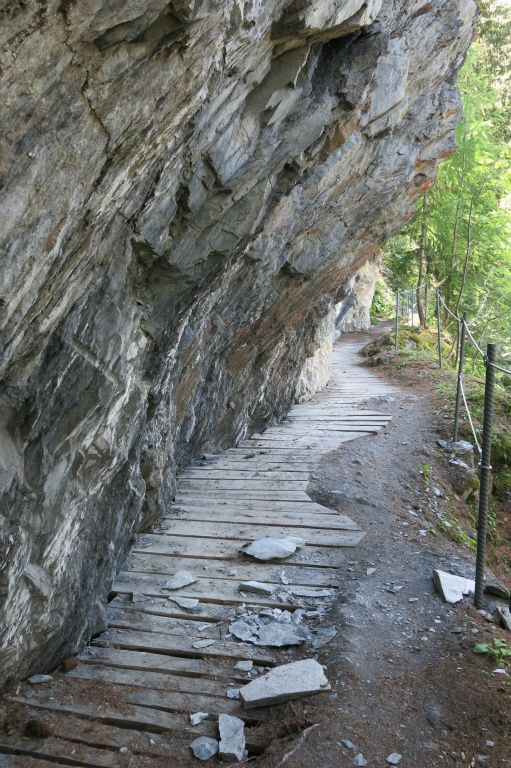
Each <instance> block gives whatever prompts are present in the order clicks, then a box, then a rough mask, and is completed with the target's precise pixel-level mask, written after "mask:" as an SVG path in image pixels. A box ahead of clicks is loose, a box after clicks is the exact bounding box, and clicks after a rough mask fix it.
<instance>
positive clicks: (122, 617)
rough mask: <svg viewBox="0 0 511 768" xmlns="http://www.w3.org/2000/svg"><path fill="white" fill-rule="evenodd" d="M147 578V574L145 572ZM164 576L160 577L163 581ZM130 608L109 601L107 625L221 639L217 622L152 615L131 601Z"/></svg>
mask: <svg viewBox="0 0 511 768" xmlns="http://www.w3.org/2000/svg"><path fill="white" fill-rule="evenodd" d="M145 575H146V576H147V577H148V578H149V574H145ZM166 578H168V577H166V576H163V577H161V581H162V582H163V583H164V581H165V579H166ZM132 606H133V607H132V610H128V611H126V610H124V609H123V608H121V607H120V606H118V605H117V604H116V603H110V604H109V605H108V607H107V613H108V626H109V627H114V628H115V627H116V628H124V629H141V630H144V631H146V632H161V633H163V634H166V635H175V636H176V637H187V638H193V639H194V640H200V639H201V638H203V637H204V634H205V635H206V636H207V637H210V638H215V639H216V640H221V639H222V630H221V628H220V624H219V623H218V622H216V623H212V622H202V621H187V620H186V619H174V618H170V617H169V616H152V615H150V614H147V613H144V612H142V611H137V610H136V607H137V604H136V603H132Z"/></svg>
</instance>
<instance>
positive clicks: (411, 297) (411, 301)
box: [410, 288, 415, 328]
mask: <svg viewBox="0 0 511 768" xmlns="http://www.w3.org/2000/svg"><path fill="white" fill-rule="evenodd" d="M414 295H415V291H414V290H413V288H412V290H411V291H410V308H411V310H412V321H411V326H412V328H413V297H414Z"/></svg>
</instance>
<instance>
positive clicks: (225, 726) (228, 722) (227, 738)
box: [218, 715, 245, 760]
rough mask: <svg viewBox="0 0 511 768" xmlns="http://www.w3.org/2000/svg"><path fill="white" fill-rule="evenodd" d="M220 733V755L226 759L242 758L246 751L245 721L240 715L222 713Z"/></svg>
mask: <svg viewBox="0 0 511 768" xmlns="http://www.w3.org/2000/svg"><path fill="white" fill-rule="evenodd" d="M218 730H219V733H220V746H219V750H218V752H219V755H220V757H221V758H223V759H224V760H242V759H243V753H244V751H245V723H244V722H243V720H240V718H239V717H232V715H220V716H219V718H218Z"/></svg>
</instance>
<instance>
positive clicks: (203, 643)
mask: <svg viewBox="0 0 511 768" xmlns="http://www.w3.org/2000/svg"><path fill="white" fill-rule="evenodd" d="M214 644H215V641H214V640H196V641H195V642H194V643H192V648H209V647H210V646H211V645H214Z"/></svg>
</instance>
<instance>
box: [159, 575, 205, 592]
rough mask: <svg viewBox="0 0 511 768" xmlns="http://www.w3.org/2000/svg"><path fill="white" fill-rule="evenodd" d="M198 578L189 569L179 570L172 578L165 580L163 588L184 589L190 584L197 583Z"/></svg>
mask: <svg viewBox="0 0 511 768" xmlns="http://www.w3.org/2000/svg"><path fill="white" fill-rule="evenodd" d="M196 581H198V578H197V577H196V576H194V575H193V574H192V573H189V572H188V571H178V572H177V573H175V574H174V575H173V577H172V578H171V579H169V580H168V581H166V582H165V584H164V585H163V587H162V589H182V587H187V586H189V585H190V584H195V582H196Z"/></svg>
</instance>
